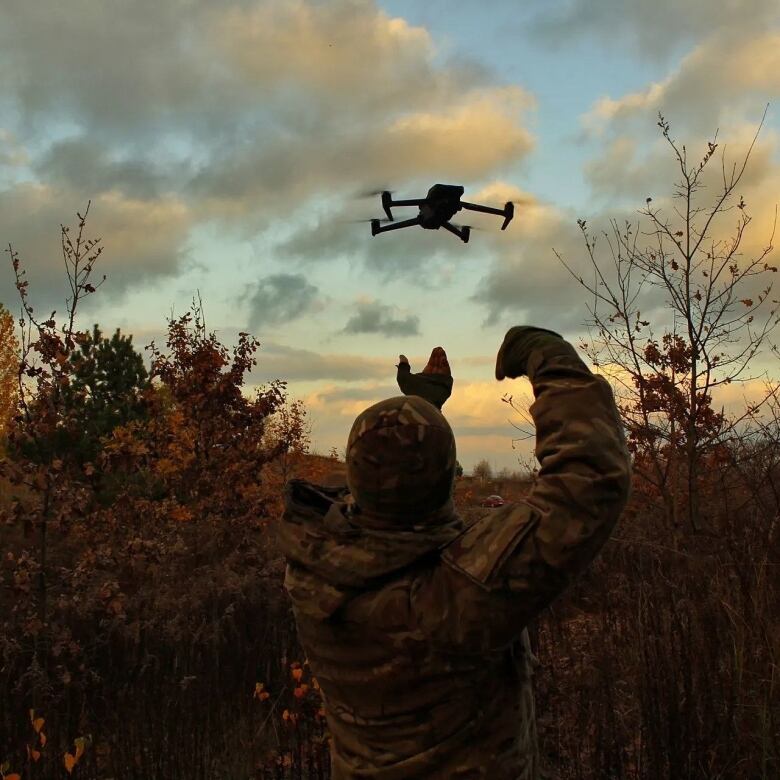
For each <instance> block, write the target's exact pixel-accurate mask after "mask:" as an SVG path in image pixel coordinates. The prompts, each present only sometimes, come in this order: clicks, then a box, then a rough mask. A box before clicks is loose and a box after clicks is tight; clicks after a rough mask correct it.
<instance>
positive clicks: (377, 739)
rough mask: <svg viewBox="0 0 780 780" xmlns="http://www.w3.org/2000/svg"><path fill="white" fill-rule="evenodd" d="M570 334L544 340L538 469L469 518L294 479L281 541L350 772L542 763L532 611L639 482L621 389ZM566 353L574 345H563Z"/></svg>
mask: <svg viewBox="0 0 780 780" xmlns="http://www.w3.org/2000/svg"><path fill="white" fill-rule="evenodd" d="M566 346H567V348H568V349H567V350H558V351H557V352H556V350H555V349H544V350H539V351H537V352H534V353H532V354H531V356H530V358H529V360H528V368H527V372H526V373H527V375H528V377H529V379H530V380H531V382H532V385H533V390H534V395H535V398H536V400H535V402H534V404H532V406H531V409H530V412H531V415H532V417H533V419H534V423H535V425H536V456H537V458H538V460H539V462H540V466H541V468H540V471H539V475H538V479H537V482H536V484H535V485H534V487H533V489H532V490H531V492H530V493H529V495H528V496H527V498H526V499H524V500H522V501H520V502H518V503H514V504H507V505H505V506H503V507H501V508H500V509H497V510H490V511H489V512H488V513H486V514H485V515H483V516H481V517H480V518H479V519H477V520H476V521H475V522H473V523H471V524H469V525H468V526H467V527H466V526H464V524H463V523H462V522H461V520H460V518H459V517H458V516H457V514H456V513H454V511H453V510H452V509H451V507H449V508H448V509H447V516H442V517H440V518H438V519H437V520H436V522H435V523H434V524H433V525H431V527H426V528H423V529H413V530H380V529H378V528H377V527H367V526H366V525H363V524H361V523H360V522H358V520H359V519H360V518H359V517H357V516H355V515H354V512H353V507H352V505H351V503H350V501H349V496H348V495H347V490H346V488H342V489H339V488H324V487H319V486H316V485H311V484H309V483H306V482H303V481H300V480H293V481H291V482H290V483H288V485H287V489H286V509H285V512H284V515H283V517H282V520H281V522H280V523H279V528H278V530H279V541H280V544H281V549H282V551H283V552H284V554H285V555H286V557H287V571H286V577H285V586H286V588H287V590H288V592H289V595H290V597H291V599H292V604H293V610H294V614H295V618H296V621H297V625H298V631H299V636H300V639H301V642H302V645H303V648H304V651H305V653H306V656H307V659H308V660H309V663H310V665H311V668H312V670H313V672H314V674H315V675H316V676H317V679H318V682H319V684H320V686H321V691H322V694H323V698H324V701H325V709H326V717H327V722H328V726H329V730H330V732H331V736H332V740H333V741H332V746H331V761H332V771H333V778H334V780H347V779H349V780H356V779H357V778H364V779H366V780H368V779H369V778H370V779H371V780H416V779H418V778H433V779H439V778H441V780H444V778H447V780H477V778H485V780H487V779H488V778H490V780H519V779H520V778H522V779H523V780H530V779H532V778H536V777H538V773H539V767H538V751H537V746H536V731H535V719H534V709H533V707H534V705H533V694H532V689H531V674H532V667H533V658H532V656H531V653H530V648H529V645H528V637H527V632H526V630H525V627H526V626H527V624H528V622H529V621H530V620H532V619H533V617H534V616H535V615H537V614H538V613H539V611H540V610H542V609H543V608H544V607H546V606H547V605H548V604H550V602H551V601H552V600H553V599H554V598H556V596H558V595H559V594H560V593H561V592H562V591H563V590H564V589H565V588H566V586H567V585H568V584H569V583H570V582H571V580H572V578H573V577H575V576H576V575H577V574H579V573H580V572H581V571H582V570H583V569H584V568H585V567H586V566H587V565H588V564H589V563H590V561H591V560H592V559H593V557H594V556H595V554H596V553H597V552H598V550H599V548H600V547H601V546H602V545H603V544H604V542H605V541H606V540H607V538H608V537H609V534H610V532H611V531H612V528H613V527H614V525H615V523H616V521H617V519H618V517H619V515H620V513H621V511H622V509H623V507H624V505H625V504H626V502H627V500H628V496H629V492H630V458H629V454H628V450H627V447H626V442H625V438H624V434H623V429H622V426H621V424H620V421H619V418H618V413H617V410H616V407H615V402H614V398H613V395H612V391H611V389H610V387H609V385H608V383H607V382H606V380H605V379H604V378H603V377H599V376H595V375H594V374H592V373H591V372H590V370H589V369H588V368H587V367H586V366H585V364H584V363H583V362H582V361H581V360H580V359H579V358H578V357H576V355H574V354H573V350H571V348H570V346H569V345H568V344H567V345H566ZM558 353H563V354H558Z"/></svg>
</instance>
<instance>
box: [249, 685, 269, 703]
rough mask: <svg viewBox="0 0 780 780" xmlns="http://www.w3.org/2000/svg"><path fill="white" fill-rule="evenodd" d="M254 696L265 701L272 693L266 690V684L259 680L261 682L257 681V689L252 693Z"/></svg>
mask: <svg viewBox="0 0 780 780" xmlns="http://www.w3.org/2000/svg"><path fill="white" fill-rule="evenodd" d="M252 696H253V697H254V698H255V699H257V700H258V701H265V700H266V699H269V698H270V697H271V694H270V693H268V691H267V690H265V684H264V683H261V682H259V683H255V691H254V693H253V694H252Z"/></svg>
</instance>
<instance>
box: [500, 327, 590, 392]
mask: <svg viewBox="0 0 780 780" xmlns="http://www.w3.org/2000/svg"><path fill="white" fill-rule="evenodd" d="M538 349H544V350H545V353H547V352H549V351H550V350H552V352H554V353H555V354H574V355H575V356H576V354H577V353H576V352H575V351H574V347H572V346H571V344H569V343H568V342H567V341H564V339H563V336H561V334H560V333H556V332H555V331H553V330H547V329H546V328H535V327H533V326H531V325H517V326H515V327H514V328H510V329H509V330H508V331H507V333H506V336H504V342H503V343H502V344H501V347H500V349H499V350H498V354H497V355H496V379H498V380H499V381H501V380H502V379H504V378H505V377H509V378H510V379H515V378H516V377H519V376H524V375H525V374H526V372H527V370H528V359H529V358H530V356H531V352H533V351H534V350H538Z"/></svg>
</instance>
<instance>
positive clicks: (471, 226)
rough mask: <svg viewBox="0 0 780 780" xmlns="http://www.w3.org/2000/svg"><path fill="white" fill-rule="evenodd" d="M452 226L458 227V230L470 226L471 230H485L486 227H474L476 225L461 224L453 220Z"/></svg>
mask: <svg viewBox="0 0 780 780" xmlns="http://www.w3.org/2000/svg"><path fill="white" fill-rule="evenodd" d="M452 226H453V227H456V228H458V230H463V228H468V229H469V230H484V229H485V228H481V227H474V225H459V224H458V223H457V222H453V223H452Z"/></svg>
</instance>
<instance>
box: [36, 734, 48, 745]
mask: <svg viewBox="0 0 780 780" xmlns="http://www.w3.org/2000/svg"><path fill="white" fill-rule="evenodd" d="M38 737H39V739H40V740H41V747H46V735H45V734H44V733H43V732H42V731H41V732H39V734H38Z"/></svg>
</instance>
